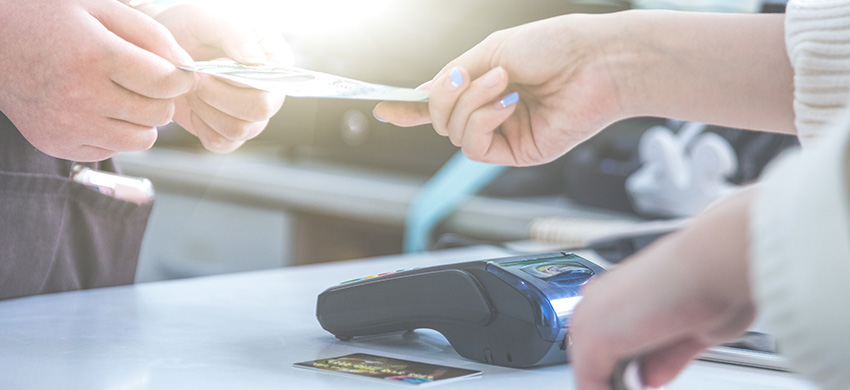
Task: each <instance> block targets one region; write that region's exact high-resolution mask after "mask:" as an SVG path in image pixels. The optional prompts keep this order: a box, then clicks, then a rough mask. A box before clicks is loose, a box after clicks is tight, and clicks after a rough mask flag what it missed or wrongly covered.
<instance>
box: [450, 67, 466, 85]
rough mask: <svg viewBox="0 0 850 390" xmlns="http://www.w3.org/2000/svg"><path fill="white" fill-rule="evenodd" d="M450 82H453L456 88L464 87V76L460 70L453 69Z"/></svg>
mask: <svg viewBox="0 0 850 390" xmlns="http://www.w3.org/2000/svg"><path fill="white" fill-rule="evenodd" d="M449 81H451V83H452V85H453V86H454V87H455V88H457V87H460V86H461V85H463V74H461V73H460V69H458V68H457V67H454V68H452V71H451V72H449Z"/></svg>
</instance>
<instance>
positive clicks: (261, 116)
mask: <svg viewBox="0 0 850 390" xmlns="http://www.w3.org/2000/svg"><path fill="white" fill-rule="evenodd" d="M276 112H277V107H276V104H275V103H274V102H273V101H272V99H271V98H268V97H267V98H265V99H262V100H261V101H260V102H258V103H256V104H252V105H251V107H250V110H249V112H248V115H247V119H248V120H249V121H251V122H262V121H265V120H267V119H269V118H271V117H272V116H273V115H274V114H275V113H276Z"/></svg>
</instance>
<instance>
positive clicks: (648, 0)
mask: <svg viewBox="0 0 850 390" xmlns="http://www.w3.org/2000/svg"><path fill="white" fill-rule="evenodd" d="M763 3H764V1H763V0H632V7H633V8H644V9H672V10H679V11H703V12H740V13H755V12H759V11H760V10H761V8H762V5H763Z"/></svg>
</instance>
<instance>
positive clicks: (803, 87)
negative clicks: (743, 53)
mask: <svg viewBox="0 0 850 390" xmlns="http://www.w3.org/2000/svg"><path fill="white" fill-rule="evenodd" d="M785 40H786V47H787V49H788V57H789V58H790V59H791V65H792V66H793V67H794V113H795V115H796V125H797V132H798V136H799V138H800V141H801V143H802V144H803V145H804V146H805V145H806V144H807V143H809V142H810V141H811V140H812V139H815V138H817V137H818V136H819V135H820V134H821V133H822V132H823V131H824V130H825V129H827V128H829V126H830V124H831V123H832V122H833V121H834V120H835V118H836V117H837V116H839V115H840V114H841V113H842V112H843V111H844V109H845V108H846V107H847V99H848V93H849V92H850V1H846V0H796V1H795V0H791V1H790V2H789V3H788V8H787V12H786V18H785Z"/></svg>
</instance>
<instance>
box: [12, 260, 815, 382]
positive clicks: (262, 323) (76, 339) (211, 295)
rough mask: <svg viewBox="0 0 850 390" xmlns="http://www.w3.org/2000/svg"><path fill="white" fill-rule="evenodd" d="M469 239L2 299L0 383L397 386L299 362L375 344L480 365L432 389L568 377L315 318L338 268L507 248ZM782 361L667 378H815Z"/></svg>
mask: <svg viewBox="0 0 850 390" xmlns="http://www.w3.org/2000/svg"><path fill="white" fill-rule="evenodd" d="M506 255H508V254H506V253H505V252H504V250H502V249H497V248H492V247H475V248H465V249H459V250H451V251H442V252H433V253H425V254H420V255H411V256H392V257H386V258H379V259H371V260H358V261H348V262H340V263H330V264H322V265H315V266H304V267H291V268H283V269H278V270H270V271H260V272H250V273H242V274H230V275H221V276H212V277H204V278H195V279H184V280H175V281H166V282H155V283H146V284H138V285H135V286H126V287H116V288H106V289H97V290H88V291H78V292H70V293H62V294H52V295H43V296H35V297H29V298H22V299H15V300H9V301H2V302H0V367H2V369H0V389H16V390H25V389H86V390H97V389H199V388H203V389H376V388H378V389H380V388H386V389H392V388H396V389H404V388H415V386H411V385H406V384H397V383H382V382H380V381H376V380H368V379H360V378H349V377H344V376H340V375H332V374H326V373H321V372H315V371H310V370H304V369H298V368H294V367H293V366H292V364H293V363H296V362H302V361H308V360H315V359H320V358H328V357H334V356H340V355H345V354H349V353H355V352H364V353H372V354H377V355H383V356H390V357H398V358H403V359H408V360H416V361H423V362H428V363H436V364H443V365H449V366H455V367H462V368H469V369H475V370H480V371H482V372H483V375H482V376H481V377H480V378H475V379H468V380H461V381H457V382H451V383H447V384H443V385H439V386H437V387H438V388H440V389H443V388H444V389H482V388H490V389H520V388H535V387H536V388H541V387H543V386H546V387H545V388H558V389H572V388H574V387H573V386H574V385H573V382H572V371H571V369H570V367H569V366H567V365H556V366H549V367H541V368H534V369H511V368H504V367H497V366H490V365H485V364H479V363H476V362H473V361H469V360H466V359H464V358H462V357H461V356H460V355H458V354H457V353H455V352H454V350H453V349H452V348H451V347H450V346H449V344H448V343H447V342H446V341H445V339H443V338H442V337H441V336H440V335H439V334H436V333H434V332H431V331H417V332H416V333H415V334H414V336H411V335H408V336H406V337H402V335H400V334H393V335H387V336H380V337H374V338H361V339H354V340H353V341H348V342H343V341H339V340H337V339H336V338H334V337H333V336H332V335H330V334H329V333H327V332H325V331H324V330H323V329H322V328H321V327H320V326H319V324H318V322H317V321H316V317H315V304H316V296H317V295H318V294H319V293H320V292H321V291H322V290H324V289H325V288H327V287H329V286H331V285H335V284H336V283H339V282H340V281H343V280H348V279H352V278H354V277H360V276H366V275H371V274H376V273H380V272H384V271H391V270H396V269H400V268H405V267H411V266H423V265H434V264H440V263H448V262H457V261H467V260H476V259H484V258H492V257H502V256H506ZM812 388H813V387H811V385H809V384H807V382H804V381H802V380H801V379H799V378H798V377H797V376H795V375H793V374H788V373H782V372H776V371H769V370H759V369H751V368H744V367H736V366H730V365H724V364H718V363H708V362H695V363H693V364H692V365H691V366H690V367H689V368H688V369H687V370H686V371H685V373H684V374H683V375H682V376H681V377H680V378H679V379H677V381H676V382H674V383H673V384H672V385H671V386H669V387H668V389H674V390H675V389H683V390H684V389H687V390H700V389H705V390H717V389H745V390H758V389H771V390H776V389H789V390H790V389H795V390H797V389H812Z"/></svg>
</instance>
